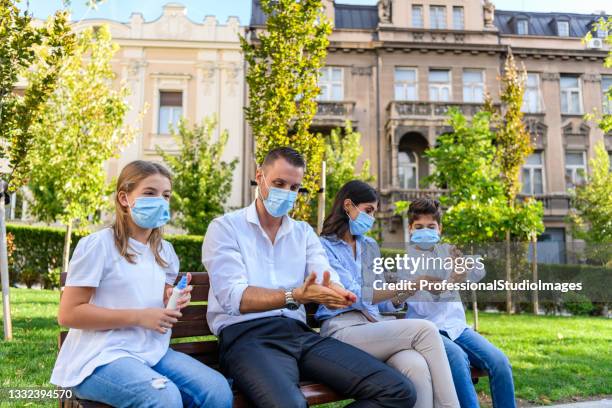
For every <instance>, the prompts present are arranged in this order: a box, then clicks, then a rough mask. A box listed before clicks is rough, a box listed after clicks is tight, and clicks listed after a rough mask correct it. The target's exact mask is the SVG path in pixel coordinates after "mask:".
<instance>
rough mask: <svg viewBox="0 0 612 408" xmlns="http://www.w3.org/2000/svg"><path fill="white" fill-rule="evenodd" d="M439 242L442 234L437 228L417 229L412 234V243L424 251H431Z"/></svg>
mask: <svg viewBox="0 0 612 408" xmlns="http://www.w3.org/2000/svg"><path fill="white" fill-rule="evenodd" d="M439 241H440V233H439V232H438V229H437V228H421V229H415V230H412V232H411V233H410V242H411V243H413V244H417V245H418V246H419V247H420V248H423V249H431V248H433V246H434V245H435V244H437V243H438V242H439Z"/></svg>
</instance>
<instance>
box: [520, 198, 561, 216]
mask: <svg viewBox="0 0 612 408" xmlns="http://www.w3.org/2000/svg"><path fill="white" fill-rule="evenodd" d="M528 197H531V198H534V199H536V200H538V201H541V202H542V205H543V207H544V215H545V216H549V217H555V216H556V217H565V216H566V215H567V214H568V212H569V210H570V209H571V200H570V197H569V195H568V194H566V193H550V194H539V195H533V196H530V195H525V194H519V196H518V197H517V198H518V199H519V200H524V199H526V198H528Z"/></svg>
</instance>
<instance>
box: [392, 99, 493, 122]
mask: <svg viewBox="0 0 612 408" xmlns="http://www.w3.org/2000/svg"><path fill="white" fill-rule="evenodd" d="M451 107H455V108H457V109H459V111H461V113H463V114H464V115H465V116H474V115H475V114H476V113H477V112H480V111H481V110H482V109H483V108H484V104H482V103H469V102H459V103H457V102H421V101H391V102H390V103H389V106H388V107H387V111H388V114H389V117H390V118H391V119H402V118H409V117H410V118H413V117H420V118H428V119H441V118H444V117H445V116H446V115H447V113H448V110H449V109H450V108H451Z"/></svg>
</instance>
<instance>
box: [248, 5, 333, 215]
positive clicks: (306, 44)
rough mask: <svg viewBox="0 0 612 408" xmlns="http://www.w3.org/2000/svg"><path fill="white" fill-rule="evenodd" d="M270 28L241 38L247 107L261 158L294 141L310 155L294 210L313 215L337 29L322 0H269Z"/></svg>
mask: <svg viewBox="0 0 612 408" xmlns="http://www.w3.org/2000/svg"><path fill="white" fill-rule="evenodd" d="M261 8H262V10H263V12H264V13H265V15H266V18H267V22H266V32H263V33H258V34H257V37H256V38H253V42H252V43H249V42H248V41H247V39H246V38H244V37H241V39H240V42H241V47H242V51H243V52H244V57H245V60H246V62H247V64H248V70H247V73H246V82H247V84H248V86H249V105H248V106H247V107H246V108H245V117H246V120H247V121H248V123H249V125H250V127H251V130H252V132H253V135H254V136H255V142H256V151H255V153H256V159H257V162H258V163H261V162H262V160H263V158H264V156H265V154H266V153H267V152H268V151H270V150H271V149H273V148H275V147H279V146H291V147H293V148H295V149H296V150H297V151H298V152H300V153H301V154H303V155H304V156H305V158H306V162H307V168H306V174H305V176H304V181H303V186H304V187H305V188H307V189H308V191H309V194H307V195H302V196H301V197H300V198H299V200H298V203H297V205H296V209H295V210H294V212H293V215H294V216H296V217H297V218H300V219H305V220H306V219H308V217H309V214H310V210H311V208H310V205H309V203H310V201H311V199H312V198H313V197H314V195H315V194H316V192H317V191H318V189H319V186H318V183H319V178H320V171H321V160H322V159H323V154H324V152H325V147H324V142H323V139H322V138H320V137H317V136H315V135H313V134H312V133H311V131H310V125H311V123H312V119H313V117H314V115H315V113H316V109H317V103H316V97H317V95H318V94H319V92H320V90H319V87H318V84H317V82H318V75H319V70H320V69H321V67H322V66H323V63H324V58H325V56H326V54H327V46H328V44H329V40H328V36H329V34H330V33H331V25H330V22H329V21H328V20H327V18H326V17H325V14H324V12H323V5H322V2H321V0H303V1H296V0H275V1H271V0H264V1H262V2H261Z"/></svg>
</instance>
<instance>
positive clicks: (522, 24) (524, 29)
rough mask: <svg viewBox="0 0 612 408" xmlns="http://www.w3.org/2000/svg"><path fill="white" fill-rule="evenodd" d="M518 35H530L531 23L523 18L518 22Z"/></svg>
mask: <svg viewBox="0 0 612 408" xmlns="http://www.w3.org/2000/svg"><path fill="white" fill-rule="evenodd" d="M516 33H517V34H518V35H527V34H529V22H528V21H527V20H526V19H524V18H522V19H520V20H518V21H517V22H516Z"/></svg>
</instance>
